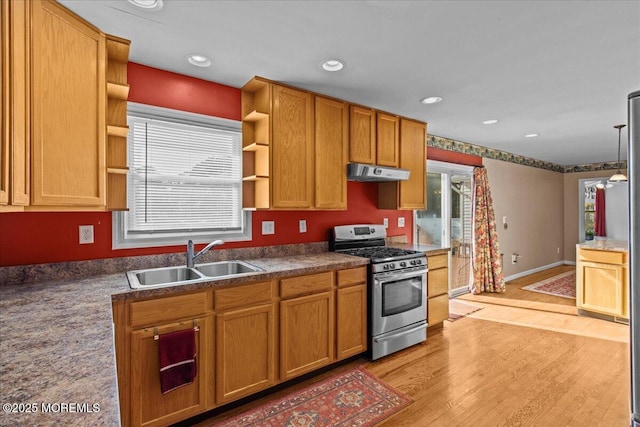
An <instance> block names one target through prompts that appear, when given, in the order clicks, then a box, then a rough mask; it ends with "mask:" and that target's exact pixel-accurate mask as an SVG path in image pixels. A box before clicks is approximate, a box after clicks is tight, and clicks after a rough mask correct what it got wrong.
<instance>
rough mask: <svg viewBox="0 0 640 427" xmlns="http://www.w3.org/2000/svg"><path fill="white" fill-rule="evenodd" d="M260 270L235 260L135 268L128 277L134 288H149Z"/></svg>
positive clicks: (241, 274)
mask: <svg viewBox="0 0 640 427" xmlns="http://www.w3.org/2000/svg"><path fill="white" fill-rule="evenodd" d="M260 271H264V270H263V269H262V268H260V267H256V266H255V265H252V264H249V263H248V262H244V261H239V260H233V261H220V262H211V263H208V264H197V265H195V266H194V267H193V268H190V267H184V266H179V267H162V268H151V269H147V270H133V271H128V272H127V279H129V286H131V288H133V289H149V288H160V287H163V286H179V285H186V284H189V283H196V282H206V281H209V280H216V279H228V278H232V277H237V276H243V275H246V274H251V273H256V272H260Z"/></svg>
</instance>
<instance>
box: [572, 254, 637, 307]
mask: <svg viewBox="0 0 640 427" xmlns="http://www.w3.org/2000/svg"><path fill="white" fill-rule="evenodd" d="M576 259H577V264H576V306H577V307H578V309H579V310H582V311H587V312H594V313H599V314H604V315H608V316H612V317H613V318H614V319H615V318H618V317H620V318H623V319H628V318H629V308H628V300H629V289H628V288H629V285H628V281H627V252H623V251H609V250H591V249H581V248H580V247H578V249H577V257H576Z"/></svg>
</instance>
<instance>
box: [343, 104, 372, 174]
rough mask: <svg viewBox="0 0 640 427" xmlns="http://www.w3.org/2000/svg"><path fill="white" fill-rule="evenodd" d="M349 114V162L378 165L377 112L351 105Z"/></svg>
mask: <svg viewBox="0 0 640 427" xmlns="http://www.w3.org/2000/svg"><path fill="white" fill-rule="evenodd" d="M349 113H350V115H349V117H350V120H349V161H350V162H355V163H366V164H369V165H374V164H376V112H375V110H373V109H371V108H365V107H359V106H356V105H351V106H350V108H349Z"/></svg>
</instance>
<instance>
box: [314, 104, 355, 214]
mask: <svg viewBox="0 0 640 427" xmlns="http://www.w3.org/2000/svg"><path fill="white" fill-rule="evenodd" d="M348 123H349V116H348V112H347V104H346V103H344V102H340V101H334V100H331V99H327V98H322V97H320V96H316V102H315V184H316V185H315V207H316V208H317V209H347V149H348V141H347V137H348Z"/></svg>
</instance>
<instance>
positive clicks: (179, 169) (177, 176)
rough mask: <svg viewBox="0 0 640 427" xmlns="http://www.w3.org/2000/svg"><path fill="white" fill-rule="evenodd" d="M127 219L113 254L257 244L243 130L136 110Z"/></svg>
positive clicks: (118, 217)
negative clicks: (245, 194) (248, 202)
mask: <svg viewBox="0 0 640 427" xmlns="http://www.w3.org/2000/svg"><path fill="white" fill-rule="evenodd" d="M127 119H128V124H129V137H128V141H127V143H128V161H129V174H128V178H127V180H128V181H127V198H128V200H127V203H128V208H129V211H128V212H116V213H114V215H113V218H114V219H113V248H114V249H118V248H136V247H151V246H167V245H182V244H186V242H187V240H189V239H191V240H193V241H194V242H197V243H204V242H210V241H212V240H215V239H223V240H227V241H232V240H233V241H238V240H250V239H251V221H250V219H251V218H250V213H249V212H247V211H243V209H242V146H241V145H242V135H241V130H240V122H236V121H232V120H226V119H220V118H215V117H210V116H203V115H200V114H194V113H186V112H182V111H176V110H169V109H166V108H160V107H152V106H148V105H142V104H135V103H129V105H128V111H127Z"/></svg>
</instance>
